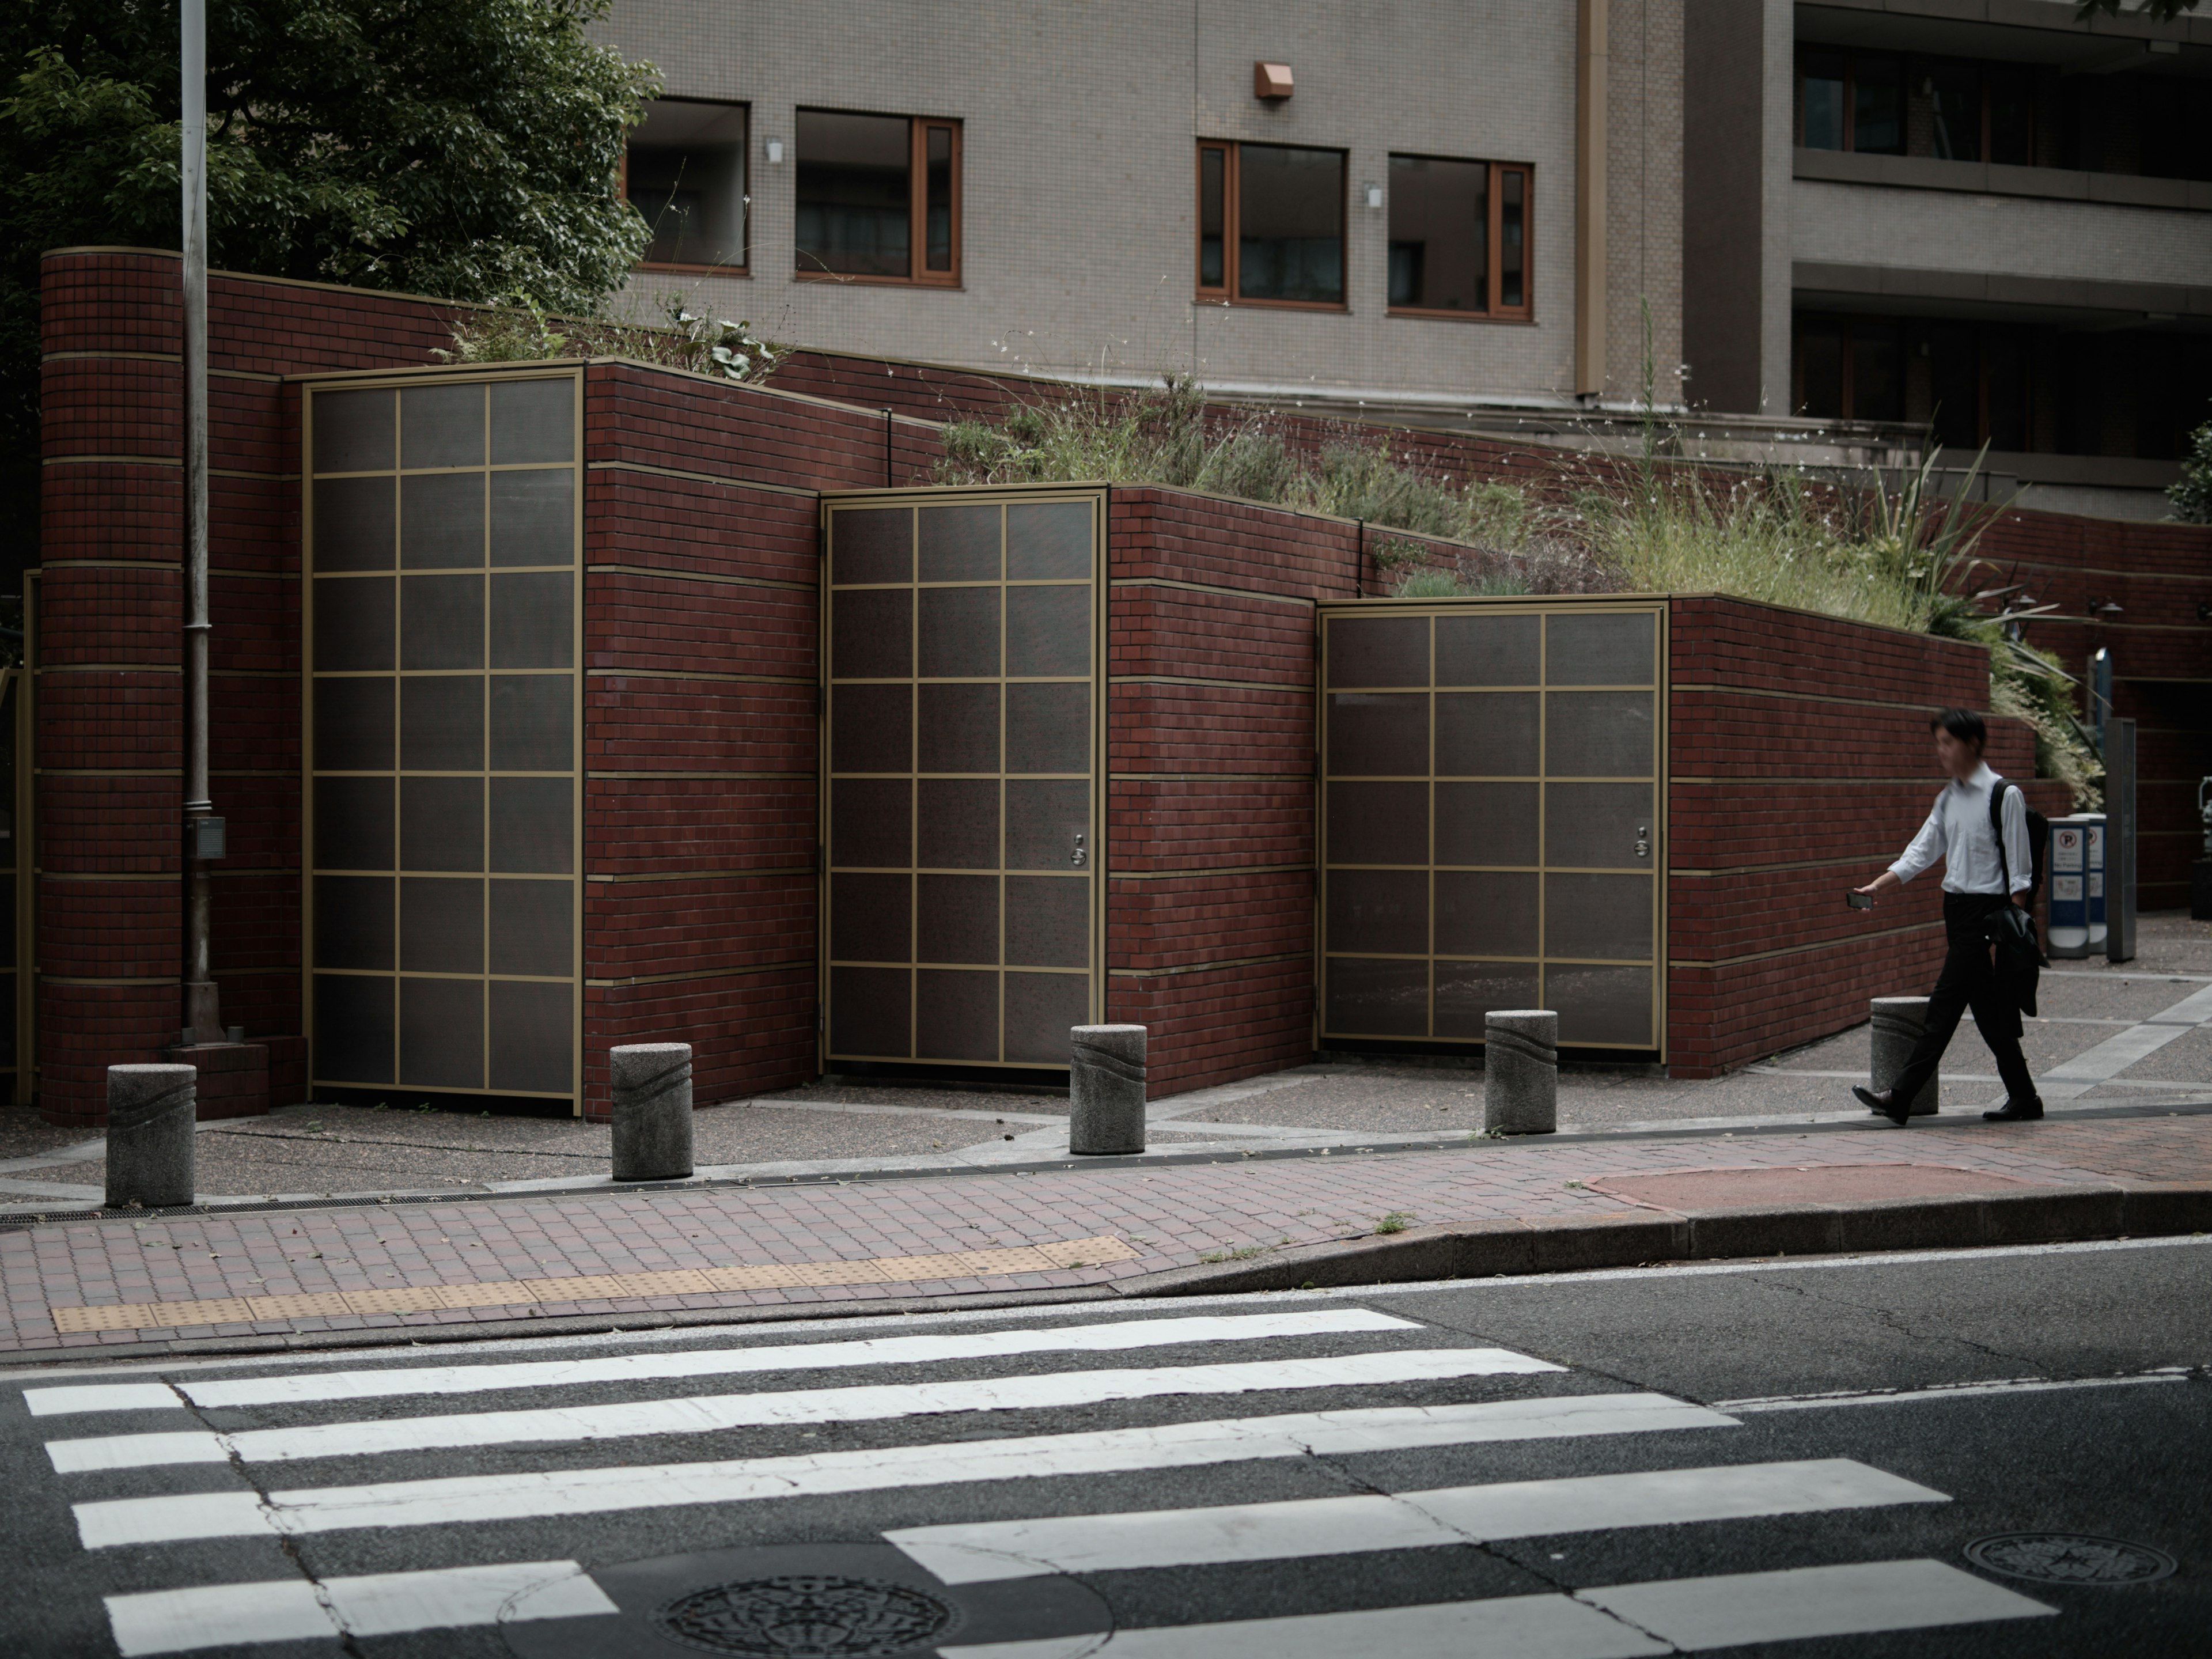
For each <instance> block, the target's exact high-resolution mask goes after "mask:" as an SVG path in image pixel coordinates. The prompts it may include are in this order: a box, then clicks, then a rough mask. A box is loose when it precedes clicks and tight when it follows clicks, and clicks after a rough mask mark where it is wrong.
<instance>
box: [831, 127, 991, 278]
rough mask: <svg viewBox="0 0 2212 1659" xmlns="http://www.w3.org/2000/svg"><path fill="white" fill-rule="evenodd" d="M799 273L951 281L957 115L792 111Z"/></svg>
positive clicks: (956, 232)
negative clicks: (950, 117) (944, 117)
mask: <svg viewBox="0 0 2212 1659" xmlns="http://www.w3.org/2000/svg"><path fill="white" fill-rule="evenodd" d="M795 139H796V144H795V148H796V149H797V151H798V155H797V160H798V163H799V167H798V173H799V180H798V185H799V204H798V207H799V211H798V222H797V226H796V235H795V237H794V240H795V241H796V243H797V246H798V269H799V276H801V277H821V278H831V279H837V280H842V281H848V282H850V281H854V280H859V281H861V282H873V283H917V284H922V285H926V286H933V287H938V288H954V287H957V286H958V285H959V282H960V124H959V123H958V122H957V121H939V120H931V119H928V118H924V117H919V116H914V117H909V116H904V115H855V114H849V113H847V112H842V111H838V110H823V109H803V110H800V111H799V112H798V127H797V132H796V134H795Z"/></svg>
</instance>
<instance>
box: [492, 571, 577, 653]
mask: <svg viewBox="0 0 2212 1659" xmlns="http://www.w3.org/2000/svg"><path fill="white" fill-rule="evenodd" d="M575 592H576V579H575V577H574V575H572V574H569V573H568V571H566V570H532V571H527V572H525V573H523V574H519V575H498V576H494V577H493V578H492V579H491V665H492V666H493V667H494V668H568V667H572V666H574V664H575V660H576V640H575V622H576V618H575V611H574V603H575Z"/></svg>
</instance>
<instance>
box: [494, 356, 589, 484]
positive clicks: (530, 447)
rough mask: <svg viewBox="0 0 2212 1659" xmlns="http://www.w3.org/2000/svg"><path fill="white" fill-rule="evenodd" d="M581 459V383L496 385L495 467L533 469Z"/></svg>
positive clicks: (509, 382)
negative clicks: (578, 423)
mask: <svg viewBox="0 0 2212 1659" xmlns="http://www.w3.org/2000/svg"><path fill="white" fill-rule="evenodd" d="M574 459H576V382H575V381H574V379H572V378H570V377H568V376H566V375H563V376H562V377H560V378H558V379H555V380H494V381H493V382H492V383H491V464H492V465H494V466H529V465H533V464H536V463H539V462H550V461H573V460H574Z"/></svg>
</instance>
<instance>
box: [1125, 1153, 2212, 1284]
mask: <svg viewBox="0 0 2212 1659" xmlns="http://www.w3.org/2000/svg"><path fill="white" fill-rule="evenodd" d="M2203 1232H2212V1182H2203V1181H2191V1182H2151V1181H2136V1182H2109V1183H2084V1184H2082V1185H2080V1186H2070V1187H2037V1188H2028V1189H2027V1190H2026V1191H2023V1192H2000V1193H1966V1194H1958V1195H1956V1196H1953V1197H1945V1198H1900V1199H1875V1200H1868V1201H1865V1202H1861V1203H1853V1204H1778V1205H1771V1206H1737V1207H1731V1208H1726V1209H1710V1210H1680V1211H1675V1210H1662V1209H1659V1208H1657V1207H1656V1206H1640V1207H1637V1208H1632V1209H1624V1210H1614V1211H1610V1212H1604V1213H1601V1214H1598V1215H1594V1216H1574V1217H1561V1218H1556V1219H1554V1218H1546V1219H1542V1220H1520V1219H1506V1220H1499V1221H1479V1222H1471V1223H1468V1224H1466V1225H1458V1226H1453V1225H1443V1226H1435V1227H1411V1228H1408V1229H1407V1231H1404V1232H1403V1233H1400V1234H1396V1235H1394V1236H1392V1237H1388V1238H1382V1237H1368V1238H1363V1239H1358V1240H1355V1241H1353V1242H1352V1243H1342V1244H1305V1245H1299V1246H1297V1247H1295V1248H1293V1249H1287V1250H1283V1251H1280V1252H1279V1253H1277V1254H1274V1255H1269V1256H1268V1257H1267V1258H1266V1259H1265V1260H1264V1261H1252V1262H1237V1263H1235V1264H1228V1263H1223V1264H1218V1265H1213V1264H1209V1265H1206V1266H1204V1267H1170V1268H1168V1269H1166V1270H1165V1271H1164V1272H1160V1273H1140V1274H1138V1275H1135V1276H1134V1277H1133V1278H1128V1279H1115V1280H1114V1281H1113V1282H1112V1283H1111V1284H1110V1285H1109V1287H1108V1288H1109V1289H1110V1290H1111V1291H1113V1293H1114V1294H1115V1296H1117V1297H1145V1296H1197V1295H1220V1294H1225V1293H1231V1292H1237V1291H1294V1290H1304V1289H1306V1288H1308V1287H1309V1286H1310V1287H1313V1288H1315V1289H1336V1288H1340V1287H1345V1286H1354V1285H1391V1284H1404V1283H1409V1282H1414V1281H1419V1280H1424V1279H1492V1278H1498V1277H1501V1276H1504V1275H1507V1274H1514V1275H1521V1274H1534V1273H1576V1272H1580V1271H1583V1270H1585V1269H1589V1268H1594V1267H1649V1266H1652V1265H1654V1264H1656V1263H1660V1262H1667V1261H1721V1260H1724V1259H1728V1258H1731V1257H1737V1258H1740V1257H1759V1256H1778V1255H1793V1256H1794V1255H1805V1256H1812V1255H1847V1254H1848V1255H1860V1254H1864V1253H1866V1252H1869V1251H1879V1250H1925V1249H1959V1248H1966V1247H1972V1246H1975V1245H2006V1244H2063V1243H2076V1242H2079V1241H2081V1240H2087V1239H2102V1238H2161V1237H2174V1236H2177V1235H2181V1234H2191V1233H2203Z"/></svg>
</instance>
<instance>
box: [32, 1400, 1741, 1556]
mask: <svg viewBox="0 0 2212 1659" xmlns="http://www.w3.org/2000/svg"><path fill="white" fill-rule="evenodd" d="M1736 1426H1738V1425H1737V1423H1736V1420H1735V1419H1734V1418H1732V1417H1728V1416H1724V1415H1723V1414H1722V1413H1719V1412H1716V1411H1711V1410H1709V1409H1708V1408H1706V1407H1703V1406H1692V1405H1689V1404H1687V1403H1686V1402H1684V1401H1680V1400H1673V1399H1669V1398H1668V1396H1667V1395H1660V1394H1602V1395H1565V1396H1554V1397H1552V1398H1547V1399H1539V1400H1505V1401H1486V1402H1483V1403H1480V1404H1476V1405H1462V1406H1385V1407H1368V1408H1364V1409H1359V1410H1350V1411H1336V1412H1300V1413H1285V1414H1283V1415H1279V1416H1273V1417H1249V1418H1227V1419H1214V1420H1212V1421H1208V1422H1198V1423H1172V1424H1164V1425H1158V1426H1154V1427H1149V1428H1135V1429H1103V1430H1097V1431H1091V1432H1089V1433H1084V1434H1060V1435H1024V1436H1018V1437H1010V1438H1005V1439H999V1440H965V1441H951V1442H946V1443H941V1444H930V1445H916V1446H890V1447H880V1448H870V1449H866V1450H859V1451H843V1452H814V1453H809V1454H805V1455H799V1456H795V1457H763V1458H732V1459H730V1460H728V1461H726V1462H704V1463H663V1464H658V1465H652V1464H644V1465H640V1464H622V1465H617V1466H615V1467H612V1468H585V1469H548V1470H538V1471H531V1472H528V1473H523V1474H489V1475H462V1476H455V1477H448V1478H445V1479H441V1480H400V1481H391V1482H386V1483H384V1484H382V1485H377V1486H326V1487H308V1488H304V1489H301V1490H296V1491H290V1492H272V1493H270V1496H269V1500H268V1503H267V1504H266V1505H265V1506H264V1504H263V1502H262V1501H261V1499H260V1498H258V1497H257V1496H256V1495H255V1494H254V1493H252V1492H190V1493H184V1494H180V1495H173V1496H163V1497H155V1498H104V1499H100V1500H97V1501H94V1502H88V1503H82V1504H76V1505H74V1506H73V1510H72V1512H73V1513H74V1514H75V1516H76V1523H77V1534H78V1536H79V1537H80V1539H82V1541H83V1544H84V1547H86V1548H87V1549H102V1548H106V1547H112V1546H117V1545H125V1544H154V1543H173V1542H179V1541H184V1540H186V1539H196V1538H241V1537H251V1536H255V1535H267V1534H275V1535H276V1536H279V1537H287V1536H303V1535H306V1534H311V1533H323V1532H343V1531H349V1530H354V1529H356V1528H362V1529H373V1528H386V1527H428V1526H441V1525H446V1524H449V1523H465V1522H483V1521H511V1520H519V1519H525V1518H531V1517H550V1516H573V1515H605V1514H612V1513H615V1512H617V1511H623V1510H654V1509H677V1508H682V1507H684V1506H686V1505H689V1504H727V1503H738V1502H744V1501H747V1500H750V1499H757V1498H795V1497H803V1496H808V1495H814V1494H820V1493H830V1492H883V1491H891V1490H896V1489H902V1488H907V1487H916V1486H952V1485H958V1484H964V1483H966V1482H969V1481H977V1480H1036V1479H1042V1478H1045V1477H1049V1476H1054V1475H1074V1474H1108V1473H1122V1472H1127V1471H1133V1470H1144V1469H1165V1468H1199V1467H1201V1466H1204V1465H1208V1464H1215V1463H1232V1462H1241V1461H1243V1460H1247V1459H1256V1458H1275V1457H1304V1456H1310V1455H1320V1456H1348V1455H1357V1454H1359V1453H1363V1452H1374V1451H1402V1450H1407V1449H1414V1448H1419V1447H1426V1446H1456V1445H1471V1444H1475V1443H1484V1442H1496V1441H1512V1440H1552V1439H1567V1438H1572V1437H1580V1436H1583V1435H1601V1434H1641V1433H1646V1432H1650V1431H1661V1430H1669V1429H1714V1428H1735V1427H1736Z"/></svg>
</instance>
